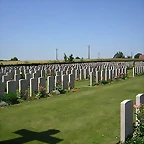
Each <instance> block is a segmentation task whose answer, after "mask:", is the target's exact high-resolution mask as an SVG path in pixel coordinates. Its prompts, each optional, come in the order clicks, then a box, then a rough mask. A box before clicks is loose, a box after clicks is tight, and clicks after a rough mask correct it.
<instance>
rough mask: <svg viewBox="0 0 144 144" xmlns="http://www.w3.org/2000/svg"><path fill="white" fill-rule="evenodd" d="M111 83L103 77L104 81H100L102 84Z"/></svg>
mask: <svg viewBox="0 0 144 144" xmlns="http://www.w3.org/2000/svg"><path fill="white" fill-rule="evenodd" d="M108 83H109V82H108V81H106V80H105V79H104V78H103V77H102V80H101V81H100V84H104V85H105V84H108Z"/></svg>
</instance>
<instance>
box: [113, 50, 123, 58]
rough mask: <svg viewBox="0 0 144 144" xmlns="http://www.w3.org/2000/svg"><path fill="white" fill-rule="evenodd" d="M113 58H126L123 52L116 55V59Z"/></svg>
mask: <svg viewBox="0 0 144 144" xmlns="http://www.w3.org/2000/svg"><path fill="white" fill-rule="evenodd" d="M113 58H125V56H124V54H123V52H120V51H119V52H117V53H116V54H115V55H114V57H113Z"/></svg>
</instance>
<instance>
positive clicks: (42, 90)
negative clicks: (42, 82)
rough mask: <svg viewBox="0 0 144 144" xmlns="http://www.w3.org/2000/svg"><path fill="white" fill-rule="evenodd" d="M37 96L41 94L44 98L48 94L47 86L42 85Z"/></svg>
mask: <svg viewBox="0 0 144 144" xmlns="http://www.w3.org/2000/svg"><path fill="white" fill-rule="evenodd" d="M36 96H39V97H40V98H43V97H45V96H46V88H45V87H43V86H40V87H39V89H38V93H37V94H36Z"/></svg>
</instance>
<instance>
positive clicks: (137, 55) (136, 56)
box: [134, 53, 142, 59]
mask: <svg viewBox="0 0 144 144" xmlns="http://www.w3.org/2000/svg"><path fill="white" fill-rule="evenodd" d="M140 55H142V54H141V53H137V54H136V55H135V56H134V58H135V59H136V58H139V56H140Z"/></svg>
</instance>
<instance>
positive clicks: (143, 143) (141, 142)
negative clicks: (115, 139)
mask: <svg viewBox="0 0 144 144" xmlns="http://www.w3.org/2000/svg"><path fill="white" fill-rule="evenodd" d="M123 144H144V137H134V138H131V139H129V140H127V141H126V142H125V143H123Z"/></svg>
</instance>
